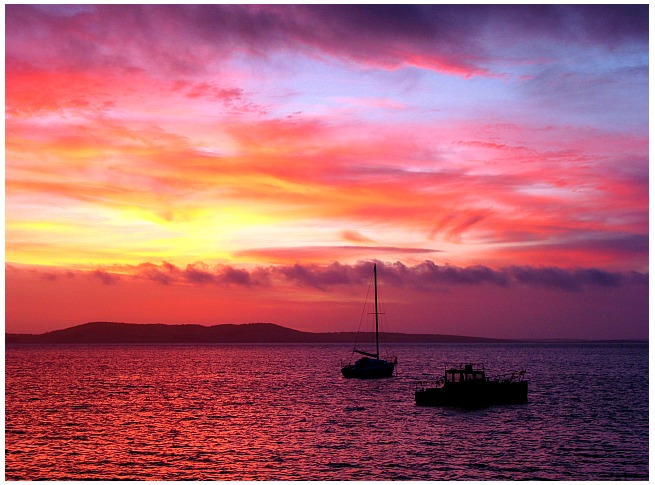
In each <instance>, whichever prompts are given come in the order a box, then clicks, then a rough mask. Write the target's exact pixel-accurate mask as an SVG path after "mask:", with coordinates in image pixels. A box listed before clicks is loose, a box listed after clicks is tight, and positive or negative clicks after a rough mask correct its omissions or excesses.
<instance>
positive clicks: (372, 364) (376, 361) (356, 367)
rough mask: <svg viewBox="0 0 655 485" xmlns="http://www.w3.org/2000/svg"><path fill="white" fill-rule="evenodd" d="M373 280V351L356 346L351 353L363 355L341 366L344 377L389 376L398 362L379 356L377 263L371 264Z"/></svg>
mask: <svg viewBox="0 0 655 485" xmlns="http://www.w3.org/2000/svg"><path fill="white" fill-rule="evenodd" d="M373 281H374V284H375V353H372V352H366V351H364V350H359V349H357V348H355V349H353V353H357V354H360V355H363V357H360V358H359V359H358V360H357V361H356V362H355V363H354V364H348V365H345V366H343V367H342V368H341V374H343V376H344V377H348V378H351V377H354V378H358V379H379V378H382V377H391V376H392V375H393V371H394V369H395V367H396V364H397V363H398V358H397V357H392V358H390V359H388V360H386V359H381V358H380V330H379V315H380V312H379V311H378V271H377V265H376V264H374V265H373Z"/></svg>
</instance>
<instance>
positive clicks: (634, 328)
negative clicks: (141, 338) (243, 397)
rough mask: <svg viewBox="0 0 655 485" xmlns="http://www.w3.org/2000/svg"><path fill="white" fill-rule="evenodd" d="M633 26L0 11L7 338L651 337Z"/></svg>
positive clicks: (608, 20)
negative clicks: (372, 317)
mask: <svg viewBox="0 0 655 485" xmlns="http://www.w3.org/2000/svg"><path fill="white" fill-rule="evenodd" d="M648 177H649V171H648V5H621V6H617V5H595V6H592V5H582V6H581V5H578V6H573V5H546V6H543V5H502V6H499V5H478V6H472V5H454V6H452V5H451V6H445V5H423V4H421V5H400V6H399V5H282V6H280V5H258V6H255V5H185V6H179V5H98V6H84V5H67V6H61V5H42V6H35V5H6V7H5V298H6V301H5V318H6V323H5V328H6V331H7V332H15V333H42V332H45V331H50V330H54V329H60V328H65V327H69V326H73V325H77V324H81V323H85V322H88V321H123V322H132V323H198V324H203V325H213V324H219V323H247V322H273V323H277V324H280V325H284V326H288V327H291V328H296V329H298V330H306V331H312V332H322V331H354V330H356V328H357V324H358V322H359V318H360V314H361V312H362V305H363V301H364V298H365V296H366V293H367V291H368V290H367V288H368V284H369V281H370V275H371V272H372V265H373V263H374V262H376V264H377V265H378V273H379V280H380V293H381V298H383V300H384V302H385V308H386V311H385V316H386V318H387V320H388V322H389V327H390V330H392V331H396V332H404V333H441V334H454V335H471V336H482V337H498V338H590V339H623V338H630V339H631V338H646V337H647V336H648V293H649V290H648V279H649V275H648Z"/></svg>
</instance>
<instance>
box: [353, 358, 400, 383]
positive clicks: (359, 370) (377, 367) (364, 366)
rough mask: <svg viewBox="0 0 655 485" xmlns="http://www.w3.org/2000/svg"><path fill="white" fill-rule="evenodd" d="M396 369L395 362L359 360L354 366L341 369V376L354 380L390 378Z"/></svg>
mask: <svg viewBox="0 0 655 485" xmlns="http://www.w3.org/2000/svg"><path fill="white" fill-rule="evenodd" d="M395 367H396V361H395V360H393V361H387V360H382V359H369V358H366V357H365V358H363V359H359V360H358V361H357V362H355V363H354V364H350V365H346V366H344V367H342V368H341V374H342V375H343V376H344V377H346V378H355V379H381V378H385V377H392V376H393V371H394V369H395Z"/></svg>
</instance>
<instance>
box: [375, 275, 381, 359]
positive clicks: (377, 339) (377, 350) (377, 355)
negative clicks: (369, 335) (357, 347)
mask: <svg viewBox="0 0 655 485" xmlns="http://www.w3.org/2000/svg"><path fill="white" fill-rule="evenodd" d="M373 280H374V282H375V358H376V359H379V358H380V336H379V335H378V315H379V313H378V271H377V265H376V264H375V263H373Z"/></svg>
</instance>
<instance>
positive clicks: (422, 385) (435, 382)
mask: <svg viewBox="0 0 655 485" xmlns="http://www.w3.org/2000/svg"><path fill="white" fill-rule="evenodd" d="M443 383H444V380H443V378H439V379H432V380H429V381H416V382H415V383H414V390H415V391H425V390H426V389H428V388H431V387H432V388H434V387H441V386H443Z"/></svg>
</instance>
